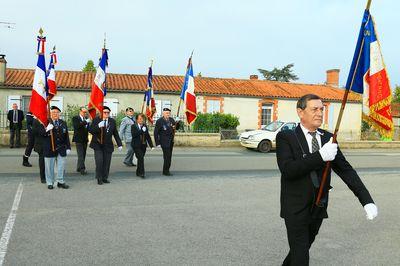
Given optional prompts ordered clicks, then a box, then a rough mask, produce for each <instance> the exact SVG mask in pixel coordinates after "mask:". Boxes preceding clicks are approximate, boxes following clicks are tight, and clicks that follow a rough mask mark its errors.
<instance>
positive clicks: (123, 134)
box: [119, 107, 136, 166]
mask: <svg viewBox="0 0 400 266" xmlns="http://www.w3.org/2000/svg"><path fill="white" fill-rule="evenodd" d="M125 113H126V116H125V117H124V118H123V119H122V121H121V125H120V126H119V137H120V138H121V140H122V141H125V145H126V149H127V150H126V156H125V159H124V164H125V165H126V166H136V165H135V164H134V162H133V160H134V151H133V148H132V146H131V142H132V130H131V128H132V125H133V124H135V117H134V116H133V114H134V110H133V108H132V107H128V108H126V110H125Z"/></svg>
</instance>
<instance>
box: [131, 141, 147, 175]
mask: <svg viewBox="0 0 400 266" xmlns="http://www.w3.org/2000/svg"><path fill="white" fill-rule="evenodd" d="M133 150H134V152H135V156H136V158H137V166H136V175H137V176H140V175H144V172H145V171H144V155H145V154H146V145H142V146H140V147H137V148H136V147H135V148H133Z"/></svg>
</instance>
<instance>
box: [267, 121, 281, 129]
mask: <svg viewBox="0 0 400 266" xmlns="http://www.w3.org/2000/svg"><path fill="white" fill-rule="evenodd" d="M282 125H283V122H280V121H274V122H271V123H269V124H268V125H266V126H265V127H264V128H263V130H267V131H271V132H275V131H277V130H278V129H279V128H280V127H281V126H282Z"/></svg>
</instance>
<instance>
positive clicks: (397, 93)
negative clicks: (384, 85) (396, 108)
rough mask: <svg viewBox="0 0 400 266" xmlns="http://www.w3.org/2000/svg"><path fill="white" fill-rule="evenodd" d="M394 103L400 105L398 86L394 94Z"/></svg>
mask: <svg viewBox="0 0 400 266" xmlns="http://www.w3.org/2000/svg"><path fill="white" fill-rule="evenodd" d="M393 102H396V103H400V86H399V85H396V87H395V88H394V93H393Z"/></svg>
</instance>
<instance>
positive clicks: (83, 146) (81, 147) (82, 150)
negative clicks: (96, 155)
mask: <svg viewBox="0 0 400 266" xmlns="http://www.w3.org/2000/svg"><path fill="white" fill-rule="evenodd" d="M75 146H76V153H77V154H78V161H77V163H76V171H78V172H79V171H81V170H85V169H86V167H85V159H86V150H87V142H85V143H79V142H76V143H75Z"/></svg>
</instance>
